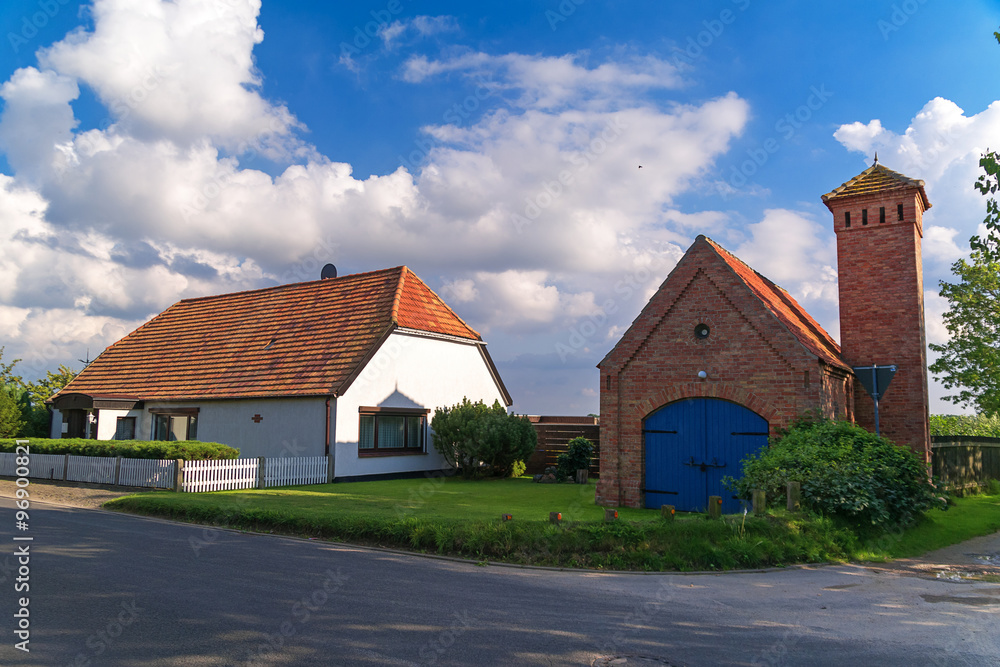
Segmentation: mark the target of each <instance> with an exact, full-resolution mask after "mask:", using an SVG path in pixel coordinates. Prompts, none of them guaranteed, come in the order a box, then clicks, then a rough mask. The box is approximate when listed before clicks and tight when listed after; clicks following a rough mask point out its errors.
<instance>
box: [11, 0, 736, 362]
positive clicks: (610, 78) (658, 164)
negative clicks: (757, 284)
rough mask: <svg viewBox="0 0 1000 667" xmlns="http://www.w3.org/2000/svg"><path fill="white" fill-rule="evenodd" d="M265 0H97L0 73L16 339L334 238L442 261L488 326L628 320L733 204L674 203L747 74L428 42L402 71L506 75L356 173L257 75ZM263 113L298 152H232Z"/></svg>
mask: <svg viewBox="0 0 1000 667" xmlns="http://www.w3.org/2000/svg"><path fill="white" fill-rule="evenodd" d="M209 4H211V5H212V6H211V7H209V6H208V5H209ZM257 8H258V6H257V5H256V4H253V3H251V4H248V5H246V6H243V5H241V6H239V7H235V5H234V6H233V7H230V5H229V3H225V4H221V5H220V4H218V3H197V2H192V1H190V0H179V1H178V2H176V3H161V2H155V1H154V0H140V1H137V2H125V1H124V0H118V1H113V0H98V2H97V3H96V5H95V9H94V27H93V30H92V31H80V32H75V33H73V34H71V35H69V36H68V37H66V39H64V40H62V41H61V42H59V43H57V44H56V45H54V46H52V47H51V48H49V49H46V50H43V51H42V52H41V54H40V57H39V61H40V68H26V69H23V70H19V72H18V73H17V74H16V75H15V76H14V77H13V78H12V79H11V80H10V81H8V82H7V83H6V84H4V85H3V87H2V88H0V94H3V95H4V97H5V100H6V106H5V110H4V114H3V117H2V119H0V141H2V142H3V146H4V151H5V153H6V155H7V157H8V160H9V161H10V163H11V164H12V165H13V166H14V169H15V172H16V179H11V178H8V177H3V178H2V179H0V267H2V268H3V270H4V272H5V273H4V275H5V276H9V279H8V280H6V281H5V282H4V283H3V284H2V285H0V331H4V332H10V339H9V340H10V341H11V348H10V349H9V350H8V351H9V352H10V353H12V354H20V356H25V357H26V358H27V357H29V356H30V357H32V358H37V359H47V360H49V361H50V362H53V364H51V365H54V362H56V361H67V360H72V359H76V358H78V357H79V356H81V355H82V354H84V352H83V351H82V350H80V349H79V348H80V347H81V346H89V347H90V348H91V349H92V350H94V352H95V353H96V352H97V351H99V350H100V349H102V348H103V347H104V346H105V345H107V344H109V343H111V342H113V341H114V340H115V339H117V338H118V337H120V336H121V335H122V334H124V333H125V332H127V331H129V330H131V329H132V328H134V327H135V326H136V325H137V324H138V323H140V322H141V321H143V320H144V319H145V318H147V317H149V316H150V315H152V314H155V313H156V312H158V311H160V310H162V309H163V308H165V307H166V306H168V305H170V304H171V303H173V302H175V301H177V300H178V299H180V298H184V297H188V296H196V295H203V294H211V293H221V292H228V291H234V290H238V289H246V288H250V287H256V286H261V285H265V284H273V283H275V282H279V281H289V280H306V279H313V278H315V277H316V276H317V275H318V266H321V265H322V264H323V263H325V262H326V261H336V262H341V261H342V260H343V259H344V258H350V259H349V261H350V262H351V264H352V266H354V267H357V268H369V269H370V268H381V267H384V266H393V265H397V264H404V263H405V264H409V265H411V266H413V267H414V268H415V269H416V270H417V271H418V273H421V270H420V269H421V267H433V269H434V270H435V271H437V272H438V275H441V276H442V278H441V282H440V284H442V285H444V287H443V289H442V290H441V291H442V295H443V296H444V297H445V298H446V299H447V300H449V301H452V300H453V301H454V302H455V304H456V305H457V306H460V308H459V310H460V312H461V314H462V315H463V316H464V317H467V318H468V319H469V320H470V324H472V325H473V326H476V327H479V328H482V329H489V328H492V329H494V330H503V331H509V332H514V334H515V335H522V334H531V333H542V334H546V333H547V334H549V335H551V334H559V333H560V332H562V331H567V330H568V329H569V328H570V327H571V326H572V325H573V323H574V322H576V321H578V320H580V319H581V318H598V317H603V311H602V309H603V307H604V304H605V303H607V302H609V300H610V302H611V303H612V304H613V305H614V308H615V312H616V313H617V314H616V315H615V316H614V318H613V319H614V321H608V322H607V327H620V326H623V325H627V322H628V321H629V320H630V317H631V315H632V314H633V311H634V312H637V311H638V308H640V307H641V305H642V303H641V301H642V300H644V299H646V298H648V296H649V294H651V292H652V291H653V290H655V288H656V285H658V284H659V282H660V281H661V280H662V278H663V277H665V276H666V274H667V272H668V271H669V269H670V268H671V267H672V266H673V265H674V263H676V261H677V259H678V257H679V256H680V253H681V246H686V245H687V243H689V242H690V239H691V237H692V236H693V234H694V233H696V228H697V227H699V226H720V225H722V221H723V220H724V218H725V214H722V213H706V214H698V215H693V214H691V215H689V214H687V213H685V212H683V211H680V210H679V209H678V208H677V206H676V205H672V204H673V201H674V200H675V199H676V198H677V197H679V196H680V195H681V194H683V193H685V192H686V191H688V190H690V188H691V187H692V186H693V184H694V183H698V182H701V181H702V180H703V179H704V177H705V176H706V175H707V174H709V173H710V172H711V170H712V168H713V166H714V161H715V159H716V158H717V157H718V156H719V155H721V154H722V153H724V152H725V151H726V150H727V149H728V147H729V143H730V141H731V140H732V139H733V138H734V137H736V136H738V135H739V134H740V133H741V132H742V131H743V128H744V126H745V125H746V122H747V118H748V115H749V106H748V104H747V103H746V101H745V100H743V99H741V98H740V97H739V96H737V95H736V94H733V93H730V94H728V95H723V96H721V97H718V98H715V99H709V100H704V101H701V102H699V103H693V104H687V105H673V104H671V105H663V106H658V105H654V104H652V103H650V102H649V101H647V100H646V97H645V93H647V92H648V91H649V90H651V89H663V88H669V87H670V86H672V85H674V83H675V82H676V76H675V72H673V69H672V67H671V66H670V65H668V64H666V63H663V62H661V61H659V60H656V59H653V58H633V59H627V60H619V61H615V62H605V63H596V64H591V63H585V58H584V57H583V56H581V55H579V54H577V55H573V56H565V57H562V58H553V57H539V56H527V55H522V54H508V55H504V56H487V55H475V54H474V55H473V56H472V57H471V59H470V58H466V59H461V58H460V59H458V60H457V61H454V62H452V61H447V60H446V61H440V62H438V61H435V62H433V63H432V62H431V61H427V64H426V67H427V72H426V74H425V75H423V76H422V77H417V78H415V80H420V79H421V78H426V76H434V75H440V74H443V73H445V72H446V71H449V70H450V71H455V72H461V73H462V75H463V76H466V75H468V76H478V75H482V76H485V77H486V79H484V80H487V81H489V82H490V87H489V88H488V89H486V92H487V93H488V94H489V95H495V94H498V93H503V92H506V91H513V93H514V94H515V99H514V100H513V101H508V104H507V105H506V106H505V107H501V108H499V109H494V110H493V111H491V112H489V113H486V114H485V115H482V114H481V115H479V116H478V117H475V118H473V119H471V120H468V121H467V122H462V121H461V120H456V121H455V122H451V121H450V120H448V119H445V121H444V122H442V123H441V124H440V125H436V126H431V127H427V128H425V135H424V137H422V140H424V139H426V140H428V141H431V140H433V142H432V143H433V147H432V148H430V149H429V150H427V151H425V154H424V155H422V156H419V158H420V159H418V160H416V162H417V164H418V165H419V166H413V167H411V168H410V169H406V168H400V169H398V170H396V171H394V172H393V173H390V174H386V175H377V176H372V177H370V178H367V179H364V180H362V179H358V178H356V177H354V175H353V174H352V169H351V166H350V165H348V164H344V163H340V162H335V161H332V160H330V159H327V158H326V157H323V156H320V155H318V154H317V153H316V152H315V150H314V149H312V148H311V147H309V146H308V145H305V144H303V143H301V141H300V140H299V139H298V138H297V137H296V133H295V130H296V121H295V120H294V118H293V117H292V116H291V114H290V112H289V111H288V110H287V109H285V108H284V107H281V106H277V105H274V104H272V103H271V102H269V101H267V100H265V99H264V98H262V97H261V95H260V93H259V83H260V81H259V75H258V74H257V72H256V71H255V70H254V68H253V64H252V63H253V61H252V50H253V47H254V45H255V44H257V43H258V42H259V41H260V39H261V38H262V33H261V32H260V29H259V28H258V27H257V24H256V16H257ZM217 12H222V15H221V16H218V17H217V16H216V15H215V14H216V13H217ZM450 25H451V24H450V23H449V22H448V21H443V20H442V21H439V22H435V21H429V20H428V21H425V22H414V24H413V26H412V29H413V30H416V31H418V32H421V31H422V32H423V33H424V34H431V33H433V32H434V31H435V30H438V29H441V30H445V29H449V26H450ZM410 62H411V64H412V63H414V62H416V61H410ZM149 76H152V77H153V78H151V79H150V78H147V77H149ZM146 84H149V85H146ZM81 85H86V86H89V87H90V88H92V89H93V90H95V91H96V92H97V95H98V96H99V98H100V99H101V101H102V102H104V103H105V104H106V105H107V107H108V109H109V114H110V116H109V121H110V124H109V125H107V126H106V127H98V128H89V129H86V130H85V131H77V130H76V129H75V128H76V122H77V121H76V119H75V118H74V117H73V113H72V107H71V106H70V102H71V101H72V100H74V99H75V98H76V97H77V95H78V92H79V87H80V86H81ZM136 91H142V92H141V93H139V94H138V95H136V94H135V93H136ZM609 95H611V96H613V97H614V100H615V101H614V103H613V104H607V103H605V102H603V101H602V100H603V98H605V97H606V96H609ZM140 98H141V99H140ZM463 120H464V119H463ZM261 128H269V130H267V131H266V132H265V135H264V137H263V138H262V139H261V140H260V141H259V142H256V143H255V144H254V146H253V148H254V150H258V151H263V152H265V153H266V154H267V155H270V156H272V157H274V156H276V155H279V154H283V155H285V156H289V155H291V154H296V155H301V156H303V159H302V160H301V162H302V164H292V165H290V166H288V167H287V168H285V169H284V171H282V172H280V173H278V174H277V175H275V176H271V175H269V174H267V173H265V172H263V171H260V170H257V169H254V168H253V166H254V165H253V155H252V154H251V155H249V156H246V155H245V156H243V158H242V160H240V161H238V160H237V159H236V158H233V157H227V155H231V153H232V152H233V151H239V150H241V146H240V144H241V142H243V141H244V139H245V138H246V137H247V136H250V135H254V136H256V135H257V134H259V133H260V132H261ZM23 132H33V133H34V134H32V135H31V137H32V139H31V141H30V142H29V141H22V140H21V139H20V137H21V136H22V133H23ZM638 164H642V165H643V169H641V170H639V169H638V168H637V166H638ZM314 265H316V266H314ZM640 275H641V276H643V277H642V278H640V279H638V280H637V279H636V278H635V277H636V276H640ZM425 277H426V276H425ZM629 281H631V283H630V284H631V285H634V288H633V287H627V295H625V290H622V291H618V292H616V287H618V288H619V289H621V286H622V285H624V284H626V283H629ZM433 286H434V285H432V287H433ZM609 312H610V311H609ZM618 320H621V321H618ZM56 322H58V323H59V325H58V326H56V325H55V323H56ZM46 331H49V332H50V333H49V334H46V333H45V332H46ZM603 336H604V334H603V330H602V333H601V335H600V336H596V334H595V337H596V338H595V340H596V339H601V340H603ZM41 348H44V350H43V351H42V352H39V351H38V350H39V349H41ZM19 350H20V353H19ZM74 355H75V356H74Z"/></svg>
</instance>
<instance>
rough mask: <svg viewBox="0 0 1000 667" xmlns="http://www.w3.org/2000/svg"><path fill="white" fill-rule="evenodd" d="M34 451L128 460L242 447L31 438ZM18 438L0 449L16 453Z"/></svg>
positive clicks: (211, 455) (1, 442) (230, 455)
mask: <svg viewBox="0 0 1000 667" xmlns="http://www.w3.org/2000/svg"><path fill="white" fill-rule="evenodd" d="M28 441H29V444H30V447H31V453H32V454H71V455H73V456H121V457H122V458H126V459H184V460H185V461H195V460H201V459H235V458H238V457H239V455H240V450H238V449H236V448H234V447H230V446H229V445H223V444H220V443H218V442H199V441H197V440H172V441H167V440H87V439H84V438H63V439H60V440H50V439H46V438H29V439H28ZM15 447H16V441H15V439H14V438H0V452H13V451H14V448H15Z"/></svg>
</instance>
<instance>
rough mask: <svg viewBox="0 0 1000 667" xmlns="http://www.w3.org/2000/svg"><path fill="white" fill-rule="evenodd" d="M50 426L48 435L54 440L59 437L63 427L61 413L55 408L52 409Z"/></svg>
mask: <svg viewBox="0 0 1000 667" xmlns="http://www.w3.org/2000/svg"><path fill="white" fill-rule="evenodd" d="M50 426H51V431H50V432H49V437H50V438H52V439H54V440H57V439H59V438H61V437H62V427H63V421H62V413H61V412H59V411H58V410H56V409H55V408H53V409H52V423H51V425H50Z"/></svg>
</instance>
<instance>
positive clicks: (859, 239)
mask: <svg viewBox="0 0 1000 667" xmlns="http://www.w3.org/2000/svg"><path fill="white" fill-rule="evenodd" d="M897 204H903V220H902V221H899V220H898V219H897ZM827 205H828V206H829V207H830V210H831V212H832V213H833V217H834V229H835V230H836V232H837V259H838V269H839V282H840V338H841V340H840V346H841V351H842V356H843V358H844V361H846V362H847V363H848V364H849V365H851V366H870V365H872V364H878V365H889V364H896V365H897V367H898V370H897V372H896V375H895V377H894V378H893V380H892V383H891V384H890V385H889V389H888V391H887V393H886V394H885V397H884V398H883V399H882V400H880V401H879V421H880V424H881V431H882V435H884V436H886V437H887V438H889V439H891V440H894V441H895V442H897V443H898V444H901V445H908V446H910V447H911V448H912V449H913V450H914V451H917V452H918V453H920V454H921V455H922V456H924V457H925V459H926V460H930V459H929V457H930V439H929V436H928V432H927V420H928V414H927V413H928V408H927V356H926V341H925V336H924V289H923V268H922V264H921V261H922V260H921V247H920V246H921V237H922V235H923V220H922V218H923V211H924V208H923V199H922V198H921V195H920V192H919V190H918V189H917V188H905V189H894V190H888V191H882V192H879V193H875V194H868V195H864V196H857V197H847V198H844V199H834V200H832V201H830V202H828V204H827ZM883 206H884V207H885V210H886V221H885V223H880V222H879V219H880V215H879V208H880V207H883ZM864 209H867V211H868V224H867V225H862V224H861V221H862V210H864ZM847 211H849V212H850V213H851V226H850V228H848V227H846V224H845V217H844V213H845V212H847ZM854 394H855V410H856V419H857V422H858V424H860V425H862V426H864V427H865V428H867V429H869V430H872V431H874V430H875V416H874V408H873V403H872V400H871V397H870V396H869V395H868V394H867V393H866V392H865V390H864V388H863V387H862V386H861V384H860V383H859V382H857V381H856V380H855V387H854Z"/></svg>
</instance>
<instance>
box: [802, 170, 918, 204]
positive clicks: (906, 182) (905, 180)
mask: <svg viewBox="0 0 1000 667" xmlns="http://www.w3.org/2000/svg"><path fill="white" fill-rule="evenodd" d="M876 172H878V173H881V174H883V175H884V176H887V177H889V178H891V179H892V180H894V181H897V182H898V183H899V185H900V186H902V187H912V188H918V189H919V190H920V191H921V193H922V195H923V199H924V200H925V204H926V206H925V208H930V201H929V200H928V199H927V193H926V192H925V190H924V188H925V186H926V184H925V183H924V181H922V180H920V179H919V178H910V177H909V176H907V175H906V174H903V173H900V172H898V171H895V170H893V169H889V167H886V166H885V165H883V164H879V163H878V162H876V163H875V164H873V165H872V166H870V167H868V168H867V169H865V170H864V171H862V172H861V173H860V174H858V175H857V176H855V177H854V178H851V179H849V180H847V181H844V182H843V183H841V184H840V185H839V186H838V187H836V188H834V189H833V190H832V191H830V192H828V193H826V194H825V195H823V196H822V200H823V201H824V202H825V201H827V200H829V199H835V198H837V197H839V196H840V195H841V194H843V193H844V192H845V191H846V190H848V189H849V188H850V187H851V186H853V185H855V184H857V183H858V182H860V181H861V180H862V179H864V178H865V177H867V176H870V175H872V174H874V173H876Z"/></svg>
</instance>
